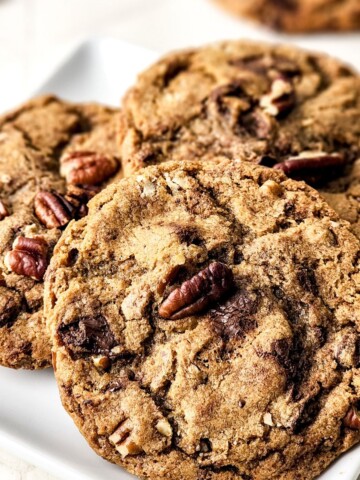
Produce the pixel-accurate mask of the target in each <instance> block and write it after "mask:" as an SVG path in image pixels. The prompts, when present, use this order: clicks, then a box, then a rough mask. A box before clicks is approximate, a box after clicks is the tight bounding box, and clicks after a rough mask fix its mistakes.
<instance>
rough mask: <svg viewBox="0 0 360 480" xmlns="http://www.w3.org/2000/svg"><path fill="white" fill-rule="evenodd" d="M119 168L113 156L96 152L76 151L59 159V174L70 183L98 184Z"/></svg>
mask: <svg viewBox="0 0 360 480" xmlns="http://www.w3.org/2000/svg"><path fill="white" fill-rule="evenodd" d="M118 169H119V164H118V162H117V161H116V160H115V159H114V158H110V157H106V156H105V155H101V154H99V153H97V152H90V151H78V152H71V153H68V154H66V155H65V156H64V157H63V158H62V159H61V167H60V174H61V176H63V177H65V178H66V181H67V183H70V184H72V185H98V184H100V183H102V182H104V181H105V180H108V179H109V178H110V177H112V176H113V175H114V174H115V173H116V172H117V170H118Z"/></svg>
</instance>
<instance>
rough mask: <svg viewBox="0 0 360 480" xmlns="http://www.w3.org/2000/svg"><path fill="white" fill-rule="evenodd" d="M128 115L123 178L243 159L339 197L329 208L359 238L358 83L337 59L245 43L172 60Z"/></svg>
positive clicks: (146, 79)
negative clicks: (188, 163)
mask: <svg viewBox="0 0 360 480" xmlns="http://www.w3.org/2000/svg"><path fill="white" fill-rule="evenodd" d="M123 107H124V108H123V113H122V116H121V119H122V120H121V128H120V136H121V152H122V157H123V162H124V171H125V175H129V174H131V173H133V172H134V171H136V170H137V169H139V168H140V167H143V166H147V165H151V164H157V163H161V162H164V161H167V160H168V159H169V158H172V159H174V160H179V161H184V160H189V159H190V160H191V159H198V160H202V161H208V160H211V158H212V157H213V156H214V155H218V154H221V155H225V156H228V157H229V158H236V157H238V156H241V157H243V158H244V159H246V160H249V161H251V162H253V163H260V164H262V165H264V166H267V167H275V168H279V169H282V170H283V171H284V172H285V173H286V174H287V175H288V176H289V177H291V178H294V179H301V180H305V181H306V182H307V183H309V184H310V185H312V186H315V187H316V188H317V189H318V190H320V191H324V192H325V193H327V192H330V193H332V194H338V195H337V197H336V198H335V197H334V198H333V199H332V204H334V202H335V204H334V206H335V205H336V206H337V211H338V213H339V214H340V216H341V217H343V218H345V219H349V220H350V221H351V222H352V223H353V224H354V231H355V232H358V231H359V230H360V227H359V220H358V210H359V202H358V200H357V198H359V197H358V195H355V196H354V195H352V192H354V188H355V187H354V182H356V183H357V185H358V181H357V180H356V178H354V179H353V180H351V181H350V180H349V179H350V178H352V177H356V176H357V174H356V172H355V173H353V172H352V170H353V169H354V168H355V167H354V161H355V160H356V159H357V158H358V157H359V156H360V154H359V152H360V124H359V121H358V119H359V116H360V81H359V78H358V76H357V75H356V73H355V72H353V71H351V70H350V68H349V67H347V66H346V65H344V64H343V63H341V62H339V61H338V60H335V59H333V58H331V57H327V56H326V55H321V54H315V53H312V52H307V51H303V50H300V49H298V48H295V47H292V46H276V45H270V44H263V43H254V42H248V41H229V42H223V43H219V44H215V45H210V46H207V47H203V48H199V49H195V50H189V51H180V52H175V53H171V54H169V55H167V56H166V57H164V58H163V59H162V60H160V61H159V62H158V63H156V64H155V65H153V66H152V67H150V68H149V69H148V70H146V71H145V72H144V73H143V74H141V75H140V76H139V78H138V81H137V83H136V84H135V86H134V87H133V88H131V89H130V91H129V92H128V94H127V95H126V97H125V100H124V102H123ZM336 179H340V180H339V182H334V180H336ZM350 183H351V184H352V185H351V190H352V191H349V188H350ZM356 188H357V187H356ZM350 197H351V198H352V199H355V200H356V201H355V202H354V201H353V200H351V199H350V204H349V198H350ZM349 208H350V209H351V211H352V212H351V214H349V211H348V210H349ZM355 210H356V211H357V213H356V215H355V213H354V211H355Z"/></svg>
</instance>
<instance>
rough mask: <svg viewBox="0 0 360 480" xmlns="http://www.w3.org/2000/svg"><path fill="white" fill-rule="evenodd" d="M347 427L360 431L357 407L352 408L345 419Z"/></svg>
mask: <svg viewBox="0 0 360 480" xmlns="http://www.w3.org/2000/svg"><path fill="white" fill-rule="evenodd" d="M344 425H345V427H348V428H351V429H352V430H360V413H359V410H357V409H356V408H355V407H351V408H350V410H349V411H348V413H347V414H346V416H345V418H344Z"/></svg>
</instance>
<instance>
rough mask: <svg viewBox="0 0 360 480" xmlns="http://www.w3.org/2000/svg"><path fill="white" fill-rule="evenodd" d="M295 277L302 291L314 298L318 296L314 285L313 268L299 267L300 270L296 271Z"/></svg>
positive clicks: (316, 287) (317, 290) (315, 284)
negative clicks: (307, 292)
mask: <svg viewBox="0 0 360 480" xmlns="http://www.w3.org/2000/svg"><path fill="white" fill-rule="evenodd" d="M297 277H298V280H299V283H300V284H301V286H302V287H303V288H304V290H307V291H309V292H310V293H312V294H313V295H315V296H317V295H318V293H319V289H318V286H317V283H316V276H315V272H314V269H313V268H311V267H308V266H303V267H301V269H300V270H299V271H298V274H297Z"/></svg>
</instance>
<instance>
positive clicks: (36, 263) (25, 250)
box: [4, 237, 48, 280]
mask: <svg viewBox="0 0 360 480" xmlns="http://www.w3.org/2000/svg"><path fill="white" fill-rule="evenodd" d="M47 252H48V245H47V243H46V242H45V240H44V239H43V238H40V237H37V238H27V237H18V238H17V239H16V240H15V242H14V243H13V250H12V251H11V252H8V253H7V254H6V255H5V260H4V262H5V265H6V267H7V268H8V269H9V270H10V271H11V272H14V273H17V274H18V275H24V276H26V277H31V278H34V279H35V280H42V278H43V276H44V274H45V271H46V269H47V266H48V261H47Z"/></svg>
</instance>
